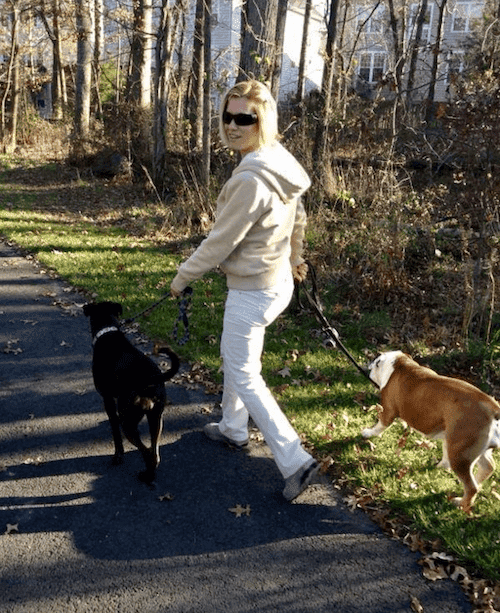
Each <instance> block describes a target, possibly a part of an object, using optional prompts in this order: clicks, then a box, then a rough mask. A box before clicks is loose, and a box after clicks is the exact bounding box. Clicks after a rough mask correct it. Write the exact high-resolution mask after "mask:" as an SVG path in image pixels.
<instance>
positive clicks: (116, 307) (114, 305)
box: [109, 302, 123, 317]
mask: <svg viewBox="0 0 500 613" xmlns="http://www.w3.org/2000/svg"><path fill="white" fill-rule="evenodd" d="M109 306H110V312H111V314H112V315H115V317H119V316H120V315H121V314H122V313H123V307H122V305H121V304H120V303H119V302H110V303H109Z"/></svg>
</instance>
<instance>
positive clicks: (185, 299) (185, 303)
mask: <svg viewBox="0 0 500 613" xmlns="http://www.w3.org/2000/svg"><path fill="white" fill-rule="evenodd" d="M192 293H193V288H192V287H189V286H188V287H186V288H185V289H184V290H183V291H182V293H181V298H180V300H179V315H178V317H177V319H176V320H175V324H174V329H173V331H172V336H173V337H174V339H175V340H176V341H177V344H178V345H184V343H187V341H188V340H189V321H188V316H187V311H188V307H189V302H190V299H191V295H192ZM171 296H172V294H165V295H163V296H162V297H161V298H160V299H159V300H157V301H156V302H154V303H153V304H151V305H150V306H148V307H146V308H145V309H144V310H143V311H141V312H140V313H137V314H136V315H134V316H133V317H129V318H128V319H125V320H124V321H123V324H124V325H127V324H131V323H132V322H133V321H135V320H136V319H138V318H139V317H141V316H142V315H146V314H149V313H150V312H151V311H152V310H153V309H156V307H157V306H159V305H160V304H161V303H162V302H163V301H164V300H166V299H167V298H171ZM181 322H182V325H183V326H184V335H183V337H182V338H181V339H180V340H177V337H178V328H179V323H181Z"/></svg>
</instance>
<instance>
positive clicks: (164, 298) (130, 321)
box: [123, 294, 171, 325]
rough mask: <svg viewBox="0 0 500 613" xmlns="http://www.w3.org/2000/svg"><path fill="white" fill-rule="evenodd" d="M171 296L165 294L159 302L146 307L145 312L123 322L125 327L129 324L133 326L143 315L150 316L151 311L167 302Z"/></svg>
mask: <svg viewBox="0 0 500 613" xmlns="http://www.w3.org/2000/svg"><path fill="white" fill-rule="evenodd" d="M170 297H171V294H165V295H164V296H162V297H161V298H160V299H159V300H157V301H156V302H154V303H153V304H152V305H150V306H148V307H146V308H145V309H144V311H141V312H140V313H137V314H136V315H134V316H133V317H129V318H128V319H125V320H124V321H123V323H124V324H125V325H127V324H131V323H132V322H133V321H135V320H136V319H138V318H139V317H141V316H142V315H146V313H147V314H149V312H150V311H152V310H153V309H156V307H157V306H158V305H160V304H161V303H162V302H163V301H164V300H166V299H167V298H170Z"/></svg>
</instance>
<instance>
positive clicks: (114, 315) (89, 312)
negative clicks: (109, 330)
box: [83, 302, 123, 335]
mask: <svg viewBox="0 0 500 613" xmlns="http://www.w3.org/2000/svg"><path fill="white" fill-rule="evenodd" d="M122 310H123V309H122V305H121V304H119V303H118V302H97V303H89V304H86V305H84V307H83V313H84V315H86V316H87V317H88V318H89V319H90V330H91V332H92V335H95V334H96V333H97V332H98V331H99V330H101V329H102V328H106V327H109V326H114V327H116V328H119V327H120V322H119V321H118V318H119V317H120V315H121V314H122Z"/></svg>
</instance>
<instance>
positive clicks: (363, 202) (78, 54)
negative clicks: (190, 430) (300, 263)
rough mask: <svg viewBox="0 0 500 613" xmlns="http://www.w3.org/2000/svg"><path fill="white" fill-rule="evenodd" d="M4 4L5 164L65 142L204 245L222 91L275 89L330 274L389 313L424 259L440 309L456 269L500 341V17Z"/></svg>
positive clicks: (218, 170) (425, 4)
mask: <svg viewBox="0 0 500 613" xmlns="http://www.w3.org/2000/svg"><path fill="white" fill-rule="evenodd" d="M0 10H1V17H2V19H1V22H0V33H1V52H2V58H3V61H2V64H1V66H0V100H1V109H0V111H1V122H0V143H1V146H2V148H3V151H4V152H5V153H6V154H12V153H14V152H15V151H18V150H20V149H22V150H24V149H27V148H30V147H32V146H33V145H35V144H36V143H37V142H38V141H40V140H41V138H42V135H43V134H44V133H46V132H48V131H50V130H52V134H53V135H54V136H50V137H49V140H50V146H49V147H47V146H45V147H44V149H45V154H46V155H49V156H50V148H51V147H52V148H53V149H54V156H55V155H56V150H57V151H58V152H62V155H63V156H64V157H65V159H66V160H67V161H68V162H70V163H71V164H74V165H76V166H78V167H80V168H82V169H85V168H90V171H91V172H93V173H94V174H95V176H107V177H112V176H114V175H119V174H125V175H126V176H127V177H128V180H130V181H133V182H134V184H141V185H144V186H145V189H146V190H148V191H149V192H150V193H152V194H154V196H153V197H154V198H155V199H157V200H159V201H160V202H162V203H163V204H165V205H166V206H168V207H170V209H171V210H172V215H173V216H174V217H175V219H176V224H177V225H178V227H182V228H185V229H186V231H195V232H196V231H199V230H203V229H206V228H207V224H210V222H211V220H212V219H213V196H212V194H214V193H216V192H217V190H218V188H219V187H220V184H221V182H222V181H223V180H224V179H225V178H226V177H227V173H228V171H229V170H230V167H231V164H232V160H231V157H230V156H228V154H227V153H226V152H225V151H224V150H223V149H222V147H221V145H220V143H219V139H218V135H217V109H218V102H219V99H220V95H221V93H222V92H223V91H224V90H225V89H226V88H227V87H228V86H229V85H230V84H231V83H233V82H234V81H235V80H241V79H246V78H249V77H251V78H257V79H261V80H264V81H267V82H268V83H269V85H270V87H271V89H272V91H273V93H274V95H275V97H276V98H278V100H279V103H280V119H281V125H280V129H281V131H282V134H283V137H284V144H285V145H286V147H287V148H289V149H290V150H291V151H292V152H293V153H294V154H296V155H297V156H298V157H299V158H300V160H301V161H302V163H303V164H304V165H305V167H306V168H307V169H308V171H309V172H310V174H311V176H312V177H313V188H312V189H311V190H310V192H309V194H308V196H307V202H306V206H307V208H308V212H309V216H310V219H311V220H312V222H311V223H310V228H311V229H310V236H309V244H310V248H311V250H312V256H313V257H314V258H315V259H316V260H317V261H318V262H320V263H321V267H323V268H324V270H325V274H327V276H328V277H329V278H330V279H335V278H343V279H346V280H352V281H353V282H352V283H351V282H349V281H348V285H349V293H350V296H351V297H352V296H353V295H354V298H355V299H357V298H356V295H358V297H359V295H361V294H362V295H363V296H364V297H365V298H367V297H368V298H369V299H373V301H374V303H375V304H378V305H383V306H384V308H385V306H386V303H387V301H388V300H389V301H392V300H394V295H396V294H399V293H400V292H402V291H403V288H407V289H408V291H409V288H410V287H412V286H413V284H414V283H415V280H414V275H415V265H416V262H418V263H419V265H418V268H417V270H418V275H419V279H420V281H419V283H418V284H417V285H418V286H419V288H420V290H419V292H420V298H418V300H419V301H420V302H421V303H422V305H423V306H424V307H425V308H426V309H427V310H428V311H429V312H431V311H432V308H431V307H429V305H428V304H427V303H426V301H425V299H423V298H421V297H422V295H423V294H422V291H423V290H421V287H422V284H424V282H425V283H431V282H432V280H433V279H435V278H436V274H437V273H436V268H440V267H441V266H442V265H443V263H444V262H445V260H446V267H447V270H448V272H449V269H450V267H451V269H453V268H454V267H455V268H456V271H457V272H456V274H458V275H459V277H460V286H461V288H462V292H463V294H464V296H465V297H466V301H465V302H466V306H465V308H464V309H463V310H462V309H461V307H457V310H460V311H461V312H460V313H454V315H453V317H450V320H453V325H452V327H453V330H454V331H457V334H458V336H460V338H461V339H468V338H469V337H470V335H472V336H476V335H478V336H479V337H481V338H484V339H486V340H487V341H490V340H491V339H492V338H493V337H494V335H495V330H496V324H495V321H496V320H495V317H496V313H497V306H496V305H497V300H498V287H497V285H498V284H496V283H495V279H496V276H497V274H498V236H499V234H500V221H499V206H498V194H499V192H500V189H499V185H498V181H499V179H498V170H497V169H498V164H499V162H500V160H499V154H498V151H497V149H498V148H497V142H498V133H499V126H498V112H497V109H498V102H499V97H500V86H499V84H500V79H499V76H500V73H499V52H498V41H499V32H500V27H499V22H498V14H499V11H500V8H499V6H498V5H495V4H494V3H491V4H488V3H485V4H484V3H482V2H453V1H452V0H420V1H419V2H415V3H411V4H409V3H407V2H405V1H404V0H376V1H374V2H364V3H359V4H356V5H352V4H350V3H347V2H345V1H344V0H328V1H326V0H322V1H320V0H300V1H299V0H274V1H273V2H264V1H262V0H247V1H246V2H244V3H243V5H242V6H240V5H237V4H236V3H234V2H233V1H232V0H154V1H150V0H134V1H130V2H128V3H127V2H120V1H118V0H71V1H70V0H67V1H63V0H5V1H4V2H3V3H2V5H1V9H0ZM318 67H319V68H318ZM42 111H43V112H44V114H43V115H42ZM38 114H39V115H42V116H44V117H47V120H46V121H45V122H43V121H42V120H41V119H39V118H38V117H37V115H38ZM55 135H57V136H55ZM58 155H59V153H58ZM103 159H104V160H105V162H104V164H102V160H103ZM111 159H112V160H114V163H113V164H110V163H109V160H111ZM96 160H100V162H101V163H100V167H99V164H97V161H96ZM115 162H116V164H115ZM103 166H104V167H105V168H104V169H103ZM115 168H116V170H115ZM127 173H128V175H127ZM381 235H383V236H382V237H381ZM452 235H453V236H455V237H459V238H456V240H455V242H454V244H453V247H450V240H448V238H449V237H450V236H452ZM444 237H446V240H445V238H444ZM361 245H362V246H361ZM382 245H384V247H382ZM436 254H440V255H436ZM448 257H450V258H451V260H449V261H448V260H447V258H448ZM439 274H441V273H439ZM341 286H342V285H341ZM431 319H432V317H431Z"/></svg>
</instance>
